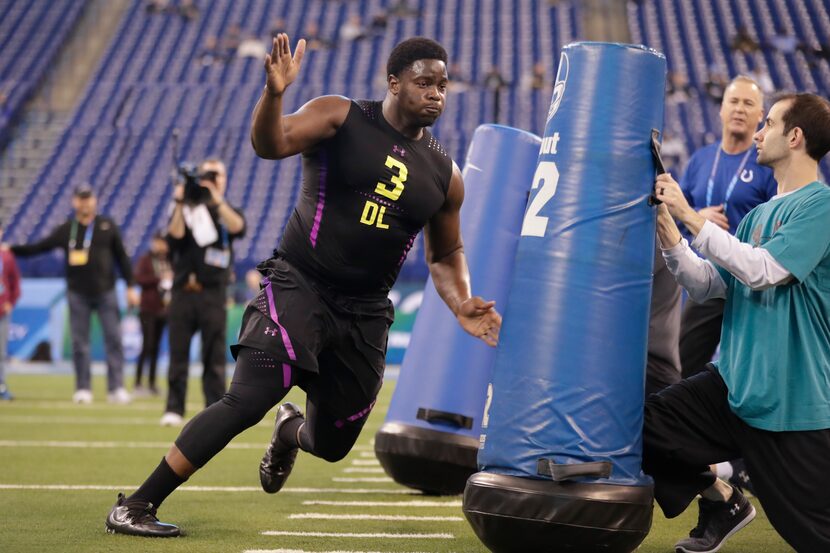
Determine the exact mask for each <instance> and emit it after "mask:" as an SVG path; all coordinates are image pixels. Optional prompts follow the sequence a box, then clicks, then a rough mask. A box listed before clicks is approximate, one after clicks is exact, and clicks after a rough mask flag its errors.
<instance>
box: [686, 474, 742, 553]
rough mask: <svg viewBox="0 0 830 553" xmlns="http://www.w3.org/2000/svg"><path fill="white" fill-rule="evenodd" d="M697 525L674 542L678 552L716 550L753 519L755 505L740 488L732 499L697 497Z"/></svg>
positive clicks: (711, 552) (708, 551)
mask: <svg viewBox="0 0 830 553" xmlns="http://www.w3.org/2000/svg"><path fill="white" fill-rule="evenodd" d="M698 506H699V509H700V512H699V514H698V519H697V526H696V527H695V528H694V529H693V530H692V531H691V532H689V537H688V538H685V539H682V540H680V541H679V542H677V543H676V544H675V546H674V547H675V552H676V553H714V552H715V551H717V550H719V549H720V548H721V546H722V545H723V544H724V543H725V542H726V540H727V539H728V538H729V537H730V536H732V534H734V533H735V532H737V531H738V530H740V529H741V528H743V527H744V526H746V525H747V524H749V523H750V522H752V519H753V518H755V507H753V506H752V503H750V502H749V500H748V499H747V498H746V497H744V495H743V494H742V493H741V492H739V491H738V490H737V489H735V490H733V492H732V497H730V498H729V501H709V500H708V499H704V498H700V500H698Z"/></svg>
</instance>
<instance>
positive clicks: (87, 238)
mask: <svg viewBox="0 0 830 553" xmlns="http://www.w3.org/2000/svg"><path fill="white" fill-rule="evenodd" d="M94 230H95V218H93V219H92V221H91V222H90V223H89V226H88V227H86V232H85V233H84V249H85V250H88V249H89V245H90V244H92V233H93V232H94ZM77 236H78V221H77V220H76V219H73V220H72V230H71V231H70V233H69V249H70V250H74V249H75V244H77V240H76V237H77Z"/></svg>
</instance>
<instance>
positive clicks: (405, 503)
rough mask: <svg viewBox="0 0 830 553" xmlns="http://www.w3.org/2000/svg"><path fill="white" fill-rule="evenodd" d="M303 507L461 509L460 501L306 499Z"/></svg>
mask: <svg viewBox="0 0 830 553" xmlns="http://www.w3.org/2000/svg"><path fill="white" fill-rule="evenodd" d="M303 505H327V506H330V507H461V502H460V501H421V500H417V499H416V500H413V501H326V500H323V499H306V500H305V501H303Z"/></svg>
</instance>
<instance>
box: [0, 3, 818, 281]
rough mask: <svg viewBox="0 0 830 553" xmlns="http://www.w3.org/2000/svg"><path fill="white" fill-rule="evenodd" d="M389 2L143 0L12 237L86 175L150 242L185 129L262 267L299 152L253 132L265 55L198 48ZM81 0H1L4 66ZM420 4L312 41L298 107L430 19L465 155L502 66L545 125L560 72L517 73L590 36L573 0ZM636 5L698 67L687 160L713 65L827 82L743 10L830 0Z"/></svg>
mask: <svg viewBox="0 0 830 553" xmlns="http://www.w3.org/2000/svg"><path fill="white" fill-rule="evenodd" d="M171 3H172V4H174V5H175V4H176V2H175V1H173V2H171ZM391 3H392V2H391V0H350V1H348V2H347V1H333V0H307V1H304V2H271V1H267V0H211V1H208V0H198V1H197V3H196V4H197V5H198V7H199V9H200V15H199V17H198V18H197V19H195V20H192V21H188V20H186V19H184V18H182V17H180V16H178V15H175V14H149V13H147V11H146V9H145V2H144V1H143V0H133V2H132V4H131V5H130V7H129V9H128V10H127V12H126V14H125V16H124V18H123V21H122V22H121V24H120V28H119V29H118V31H117V32H116V33H115V37H116V38H115V39H114V40H113V42H112V43H111V44H110V45H109V47H108V49H107V51H106V53H105V55H104V57H103V59H102V62H101V64H100V66H99V67H98V68H97V70H96V72H95V75H94V77H93V78H92V80H91V82H90V84H89V86H88V88H87V90H86V92H85V94H84V97H83V99H82V101H81V103H80V105H79V107H78V109H77V110H76V112H75V113H74V115H73V117H72V120H71V123H70V124H69V126H68V128H67V131H66V132H65V133H64V135H63V136H62V137H61V140H60V142H59V145H58V147H56V148H55V151H54V153H53V154H52V156H51V159H50V161H49V162H48V163H47V164H46V167H45V168H44V170H43V171H42V173H41V174H40V175H39V177H38V179H37V181H36V182H35V183H34V185H33V186H32V188H31V190H29V191H28V193H27V196H26V198H25V199H24V201H23V202H22V203H21V207H20V208H19V210H18V212H17V213H16V214H15V216H14V217H13V219H12V220H11V221H10V224H9V225H8V227H7V228H8V233H7V234H8V235H9V239H10V240H11V241H15V242H22V241H31V240H34V239H37V238H40V237H42V236H44V235H45V234H46V233H47V232H48V231H49V230H50V229H51V228H52V227H53V226H54V225H55V224H57V223H58V222H60V221H61V220H63V219H64V218H65V217H66V216H67V215H68V214H69V213H70V199H71V190H72V188H73V187H74V186H75V185H77V184H78V183H80V182H84V181H89V182H91V183H92V184H93V185H94V186H95V187H96V188H97V189H98V190H99V204H100V208H101V211H102V212H104V213H108V214H110V215H112V216H113V217H114V218H115V219H116V221H118V222H119V223H120V224H121V226H122V230H123V234H124V237H125V242H126V246H127V249H128V252H129V253H130V255H133V256H135V255H137V254H138V253H140V252H141V251H143V250H144V249H145V248H146V247H147V245H148V242H149V237H150V235H151V234H152V232H153V231H154V230H156V229H159V228H163V227H164V225H165V223H166V219H167V214H168V205H169V201H170V198H171V193H172V187H171V172H172V167H173V162H174V160H173V143H174V134H175V132H176V131H177V132H178V135H179V140H178V143H179V159H186V160H191V161H195V160H199V159H201V158H204V157H205V156H207V155H217V156H219V157H221V158H222V159H224V160H226V162H227V164H228V168H229V182H230V188H229V192H228V197H229V201H230V202H231V203H232V204H234V205H237V206H240V207H241V208H242V209H243V211H244V213H245V215H246V217H247V220H248V234H247V236H246V237H245V238H244V239H243V240H241V241H240V242H238V243H237V248H236V255H237V259H236V268H237V271H238V272H241V271H242V270H245V269H248V268H250V267H251V266H253V265H254V264H255V263H256V262H257V261H259V260H261V259H263V258H265V257H267V256H268V255H270V252H271V250H272V249H273V248H274V246H275V245H276V244H277V242H278V239H279V236H280V233H281V230H282V228H283V226H284V225H285V222H286V220H287V218H288V217H289V215H290V213H291V211H292V209H293V204H294V202H295V200H296V197H297V192H298V190H299V185H300V179H301V172H300V161H299V159H297V158H293V159H287V160H283V161H279V162H274V161H267V160H261V159H259V158H257V157H256V155H255V154H254V152H253V150H252V148H251V146H250V138H249V119H250V114H251V111H252V109H253V106H254V104H255V102H256V100H257V98H258V96H259V94H260V91H261V89H262V86H263V74H262V61H261V60H260V59H258V58H250V57H236V56H232V57H231V58H229V59H228V60H226V61H214V62H213V63H210V64H207V63H203V53H204V45H205V44H206V42H207V41H208V39H209V37H217V38H218V39H219V41H220V42H221V40H222V39H223V38H224V37H227V36H228V35H229V33H230V32H231V29H232V28H233V27H234V25H238V26H239V28H240V29H241V36H242V37H243V38H244V37H246V36H251V37H255V38H257V39H260V40H265V41H270V38H269V37H270V28H271V24H272V22H273V21H274V19H275V18H277V17H281V18H283V20H284V21H285V26H286V30H287V31H288V32H289V34H290V35H291V36H292V39H293V40H296V39H297V38H299V37H300V36H302V35H303V34H304V30H305V29H306V27H307V26H308V25H309V24H311V23H313V24H316V25H317V26H318V27H319V29H320V34H321V36H323V37H326V38H330V39H332V40H336V37H337V34H338V29H339V28H340V26H341V25H342V24H343V23H344V22H345V21H346V19H347V18H348V16H349V15H350V14H351V13H358V14H359V15H360V16H361V17H362V19H363V21H364V22H368V21H369V19H370V18H371V16H372V15H374V14H375V13H377V12H379V11H380V10H382V9H384V8H385V7H386V6H388V5H389V4H391ZM81 4H82V3H81V2H74V1H72V0H51V1H50V0H35V1H32V2H15V1H13V0H0V15H2V18H1V19H0V29H14V31H13V32H0V41H5V42H4V44H6V43H7V42H8V43H9V44H12V43H14V44H17V46H15V47H14V52H13V53H12V50H11V48H12V47H11V46H9V47H6V46H3V48H2V50H0V52H2V55H0V70H2V73H0V75H2V78H3V79H4V80H5V79H8V78H9V77H7V75H15V76H16V77H15V78H17V79H22V78H29V79H31V75H34V73H31V72H29V71H30V68H31V67H33V66H34V64H35V55H34V54H35V53H38V52H40V51H43V50H50V49H51V50H54V49H55V45H56V44H60V40H59V39H60V36H61V34H60V32H57V31H60V30H62V32H64V33H65V28H66V27H65V26H64V25H65V23H66V22H67V21H71V20H73V17H77V13H78V12H79V11H80V7H79V6H81ZM409 4H410V5H411V6H412V7H413V8H415V9H417V10H419V12H420V16H417V17H390V18H389V22H388V25H387V27H386V29H385V30H384V31H382V32H380V33H378V34H376V35H372V36H370V37H368V38H366V39H363V40H359V41H355V42H346V43H340V44H338V45H337V47H335V48H332V49H322V50H315V51H309V52H308V53H307V54H306V58H305V60H304V62H303V68H302V71H301V73H300V76H299V78H298V81H297V82H296V83H295V84H294V85H293V87H292V89H291V90H290V92H289V94H288V96H287V98H286V105H285V109H286V111H293V110H295V109H297V108H298V107H299V106H301V105H302V104H303V103H304V102H306V101H307V100H309V99H311V98H313V97H315V96H318V95H320V94H343V95H346V96H350V97H356V98H382V97H383V94H384V91H385V81H384V78H383V76H384V74H385V71H384V69H385V67H384V65H385V61H386V56H387V55H388V53H389V51H390V50H391V48H392V47H393V46H394V45H395V44H396V43H397V42H398V41H400V40H402V39H403V38H405V37H408V36H413V35H424V36H430V37H434V38H436V39H437V40H439V41H440V42H442V43H443V44H444V45H445V46H446V47H447V50H448V51H449V53H450V56H451V62H453V64H452V66H453V67H458V68H459V74H458V75H452V77H453V79H454V80H455V81H457V82H458V84H457V85H454V86H453V87H452V88H451V93H450V97H449V103H448V107H447V110H446V112H445V114H444V115H443V117H442V118H441V119H440V120H439V122H438V123H437V125H436V126H435V128H434V129H433V131H434V133H435V134H436V135H437V136H438V137H439V138H440V139H441V141H442V142H443V143H444V144H445V146H446V147H447V148H448V149H449V151H450V153H451V154H452V155H453V157H454V159H455V160H456V162H457V163H458V164H459V165H462V164H463V156H464V154H465V151H466V148H467V144H468V141H469V139H470V137H471V136H472V133H473V131H474V129H475V128H476V127H477V126H478V125H479V124H481V123H485V122H493V121H494V112H495V111H496V109H495V108H496V106H494V101H495V97H494V94H493V93H492V91H488V90H486V89H485V88H484V87H483V86H482V83H483V81H484V77H485V74H486V73H487V71H488V70H489V69H490V68H491V67H492V66H497V67H498V68H499V69H500V70H501V72H502V74H503V76H504V77H505V79H506V80H507V81H508V85H507V86H506V87H505V88H504V89H503V90H502V93H501V94H500V96H499V99H498V102H499V106H498V108H499V109H498V112H499V114H500V115H499V118H498V122H500V123H503V124H507V125H511V126H515V127H519V128H523V129H527V130H529V131H532V132H536V133H540V132H541V131H542V127H543V125H544V120H545V114H546V111H547V108H548V104H549V101H550V93H551V90H550V88H549V87H548V88H545V89H543V90H531V89H529V88H528V87H526V86H523V78H524V77H525V76H526V75H528V74H529V73H530V71H531V68H532V66H533V64H534V63H535V62H537V61H538V62H541V63H542V65H543V66H544V67H545V69H546V72H547V80H548V82H550V81H551V80H552V78H553V75H554V74H555V70H556V65H557V63H558V59H559V51H560V48H561V47H562V45H565V44H567V43H569V42H572V41H575V40H579V39H580V37H581V36H582V32H581V30H580V25H579V23H578V22H579V19H580V7H579V2H577V1H576V0H572V1H566V0H562V1H559V2H549V1H548V0H410V2H409ZM628 6H629V7H628V19H629V27H630V31H631V34H632V42H635V43H642V44H646V45H649V46H652V47H654V48H656V49H658V50H661V51H663V52H665V53H666V56H667V59H668V63H669V69H670V70H671V71H674V72H677V73H679V74H682V75H685V76H686V77H687V78H688V81H689V84H690V93H689V97H688V99H685V100H683V101H669V102H668V104H667V110H666V126H665V129H666V136H667V137H674V138H675V139H676V141H678V140H679V151H678V153H676V154H675V155H674V156H673V157H674V163H675V166H676V167H682V166H684V165H685V161H686V159H687V157H688V155H689V154H690V153H691V152H693V151H694V150H695V149H696V148H698V147H700V146H702V145H703V144H705V143H708V142H710V141H712V140H714V139H715V138H716V137H717V135H718V133H719V132H720V122H719V118H718V106H717V104H716V103H715V102H713V101H712V100H711V99H709V98H708V97H707V95H706V94H705V92H704V90H705V88H704V85H705V82H706V80H707V78H708V76H709V73H710V71H711V70H712V68H713V67H720V68H722V70H723V72H724V73H725V74H726V75H729V76H732V75H735V74H737V73H747V72H749V70H750V69H754V68H756V67H757V68H760V69H761V70H763V71H766V72H768V73H769V75H770V76H771V78H772V81H773V83H774V86H775V88H777V89H799V90H813V91H817V92H819V93H823V94H825V95H826V94H827V91H828V90H830V67H828V62H827V59H826V58H824V57H821V56H812V55H809V52H808V51H807V49H800V50H798V51H795V52H793V53H781V52H779V51H776V50H774V49H771V48H761V49H759V50H757V51H755V52H751V53H748V54H744V53H735V52H733V51H732V50H731V49H730V42H731V39H732V37H733V36H734V34H735V32H736V30H737V29H738V28H739V27H746V28H747V29H748V30H749V32H750V34H751V35H752V36H753V37H754V39H755V40H756V41H757V42H758V43H760V44H766V43H768V42H769V41H770V39H771V38H772V37H773V35H774V34H775V32H776V29H777V27H779V26H781V25H783V26H784V27H786V28H787V29H789V30H790V31H792V33H794V34H795V36H796V37H797V38H798V40H799V41H801V42H803V43H804V44H806V45H808V46H810V47H811V48H813V49H820V48H821V47H822V46H827V45H828V44H830V15H828V14H829V13H830V0H757V1H756V0H691V1H686V0H638V1H636V2H629V4H628ZM47 8H48V9H47ZM30 13H33V14H36V15H38V17H36V18H35V19H34V20H33V21H39V22H40V23H39V24H38V26H37V28H39V29H53V30H52V31H50V34H48V36H46V34H44V35H43V36H41V35H40V34H36V35H35V36H36V37H40V38H37V39H36V40H40V41H41V42H40V43H39V44H40V46H39V47H29V46H28V45H27V46H26V47H24V43H23V41H22V40H23V39H22V38H15V37H18V34H19V32H22V31H21V29H23V28H24V27H25V28H26V29H27V33H31V28H33V27H34V23H31V22H30V23H27V25H28V27H26V25H24V24H23V23H20V24H17V23H14V22H16V21H18V20H20V21H21V22H22V21H29V17H30V16H29V14H30ZM56 14H58V15H56ZM57 27H60V29H57ZM55 29H57V31H56V30H55ZM56 32H57V34H55V33H56ZM21 36H24V35H21ZM25 36H30V34H25ZM55 37H57V38H55ZM26 44H28V43H26ZM7 51H8V52H9V53H8V54H7ZM26 68H29V69H26ZM39 69H40V68H39ZM825 174H827V172H825ZM23 264H24V266H25V270H26V271H27V272H28V274H30V275H43V276H47V275H56V274H59V273H60V272H61V268H60V264H58V263H56V262H55V257H54V256H53V257H43V258H40V259H35V260H24V263H23ZM425 274H426V266H425V264H424V261H423V248H422V245H421V244H420V243H416V246H415V247H414V248H413V250H412V251H411V252H410V254H409V259H408V260H407V262H406V263H405V264H404V268H403V270H402V277H403V278H407V277H412V278H422V277H423V276H424V275H425Z"/></svg>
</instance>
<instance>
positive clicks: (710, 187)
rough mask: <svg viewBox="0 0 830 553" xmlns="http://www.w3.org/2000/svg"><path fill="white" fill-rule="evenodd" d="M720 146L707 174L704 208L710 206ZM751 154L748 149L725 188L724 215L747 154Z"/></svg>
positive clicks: (744, 165)
mask: <svg viewBox="0 0 830 553" xmlns="http://www.w3.org/2000/svg"><path fill="white" fill-rule="evenodd" d="M721 150H722V144H719V145H718V153H717V155H715V163H713V164H712V172H711V173H709V182H708V183H707V184H706V207H709V206H710V205H712V190H713V189H714V188H715V172H717V170H718V163H719V162H720V153H721ZM750 153H752V148H750V149H748V150H747V151H746V153H745V154H744V158H743V159H742V160H741V164H740V165H739V166H738V170H737V171H735V174H734V175H732V180H731V181H729V186H727V187H726V193H725V194H724V195H723V212H724V213H726V208H727V205H728V204H729V198H730V197H731V196H732V191H733V190H735V184H736V183H737V182H738V177H739V176H740V175H741V173H743V171H744V167H746V162H747V160H749V154H750Z"/></svg>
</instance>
